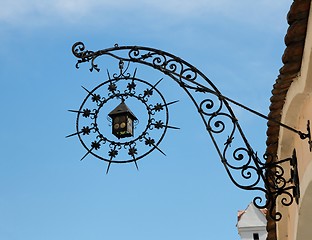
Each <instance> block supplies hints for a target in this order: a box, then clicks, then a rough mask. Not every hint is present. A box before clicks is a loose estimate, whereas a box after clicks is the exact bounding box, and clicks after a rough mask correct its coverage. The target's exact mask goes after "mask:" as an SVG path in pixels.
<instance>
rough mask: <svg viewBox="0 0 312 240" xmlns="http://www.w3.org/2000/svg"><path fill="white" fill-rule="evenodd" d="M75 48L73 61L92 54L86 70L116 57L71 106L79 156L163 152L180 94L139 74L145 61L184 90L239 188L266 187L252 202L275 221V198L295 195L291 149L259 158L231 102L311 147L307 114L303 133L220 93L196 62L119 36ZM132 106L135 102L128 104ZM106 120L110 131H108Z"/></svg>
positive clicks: (120, 157)
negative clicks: (121, 41)
mask: <svg viewBox="0 0 312 240" xmlns="http://www.w3.org/2000/svg"><path fill="white" fill-rule="evenodd" d="M72 52H73V54H74V56H75V57H77V58H78V61H77V64H76V67H77V68H79V65H80V64H82V63H85V62H89V63H90V65H91V67H90V71H93V70H96V71H100V67H99V66H98V64H97V63H96V60H97V58H98V57H100V56H103V57H108V58H109V59H110V60H117V64H118V72H117V73H114V74H113V75H111V73H110V72H109V71H108V70H107V80H106V81H104V82H102V83H101V84H99V85H98V86H96V87H95V88H93V89H92V90H88V89H87V88H85V87H83V89H84V90H85V91H86V92H87V96H86V98H85V99H84V100H83V102H82V104H81V106H80V107H79V109H78V110H70V111H71V112H74V113H76V114H77V118H76V131H75V133H72V134H70V135H68V136H67V137H72V136H78V139H79V141H80V142H81V144H82V145H83V147H84V148H85V149H86V151H87V152H86V154H85V155H84V156H83V157H82V159H84V158H85V157H86V156H88V155H93V156H94V157H96V158H98V159H100V160H103V161H106V162H108V167H107V170H106V172H108V171H109V169H110V166H111V164H112V163H130V162H133V163H134V164H135V166H136V168H138V164H137V161H138V160H140V159H141V158H143V157H145V156H146V155H148V154H149V153H151V152H152V151H154V150H157V151H158V152H160V153H161V154H163V155H165V153H164V151H163V150H161V147H160V143H161V141H162V140H163V138H164V136H165V134H166V133H167V130H168V129H173V130H175V129H179V128H178V127H175V126H172V125H170V124H169V106H170V105H172V104H175V103H177V102H178V100H174V99H173V100H172V101H170V102H167V101H166V99H165V97H164V95H163V93H162V92H161V91H160V90H159V86H160V84H163V83H164V82H165V81H164V79H163V78H161V79H160V80H156V81H154V82H153V81H152V80H150V78H151V76H150V75H149V77H148V79H149V80H148V81H147V80H144V79H141V78H139V77H137V67H138V66H141V67H142V68H143V67H148V68H149V69H153V70H156V71H160V72H161V73H163V74H164V75H166V76H168V77H169V78H170V79H172V80H173V81H174V82H176V83H177V84H178V86H179V87H180V88H182V89H183V90H184V91H185V93H186V94H187V95H188V96H189V98H190V100H191V101H192V102H193V104H194V106H195V108H196V109H197V112H198V113H199V115H200V118H201V119H202V121H203V124H204V126H205V129H206V131H207V133H208V135H209V136H210V138H211V140H212V143H213V145H214V147H215V148H216V150H217V153H218V155H219V157H220V159H221V163H222V164H223V165H224V168H225V170H226V172H227V174H228V176H229V178H230V179H231V181H232V182H233V183H234V184H235V185H236V186H237V187H239V188H241V189H244V190H255V191H259V192H260V193H261V195H263V196H257V197H255V198H254V199H253V202H254V204H255V206H256V207H258V208H268V212H269V215H270V216H271V218H272V219H274V220H275V221H278V220H280V219H281V218H282V214H281V213H280V212H276V210H275V206H276V202H277V201H280V203H281V204H282V205H284V206H290V205H291V204H292V203H293V202H294V201H295V202H297V203H298V200H299V197H300V188H299V177H298V168H297V157H296V151H295V150H294V151H293V154H292V156H291V157H289V158H286V159H282V160H278V156H272V155H269V154H264V156H263V160H261V159H260V158H259V157H258V155H257V153H256V152H255V151H254V150H253V149H252V147H251V146H250V144H249V142H248V140H247V138H246V136H245V134H244V132H243V131H242V128H241V126H240V124H239V122H238V119H237V118H236V116H235V114H234V112H233V110H232V108H231V106H230V103H232V104H235V105H237V106H239V107H242V108H243V109H245V110H247V111H249V112H251V113H253V114H256V115H258V116H259V117H262V118H264V119H266V120H269V121H272V122H274V123H276V124H278V125H280V126H281V127H284V128H287V129H288V130H290V131H292V132H295V133H296V134H298V135H299V136H300V138H301V139H303V140H304V139H308V143H309V148H310V151H311V148H312V147H311V146H312V141H311V132H310V121H308V123H307V133H303V132H301V131H298V130H296V129H294V128H292V127H290V126H287V125H285V124H283V123H281V122H279V121H276V120H274V119H272V118H269V117H267V116H265V115H263V114H261V113H259V112H257V111H255V110H253V109H251V108H248V107H246V106H244V105H243V104H240V103H238V102H236V101H234V100H232V99H230V98H228V97H226V96H224V95H222V94H221V92H220V91H219V90H218V89H217V88H216V86H215V85H214V84H213V83H212V82H211V81H210V80H209V79H208V77H206V75H204V74H203V73H202V72H201V71H199V70H198V69H197V68H196V67H194V66H193V65H191V64H190V63H188V62H186V61H185V60H183V59H181V58H179V57H176V56H175V55H173V54H171V53H168V52H164V51H162V50H158V49H154V48H149V47H139V46H119V45H117V44H116V45H114V47H112V48H107V49H103V50H99V51H90V50H86V49H85V45H84V44H83V43H82V42H77V43H75V44H74V45H73V47H72ZM171 97H172V96H171ZM134 106H135V109H130V108H131V107H134ZM139 106H142V108H141V110H142V111H144V112H145V113H146V114H145V115H146V116H145V117H142V116H141V115H142V114H140V115H138V114H137V113H138V112H139V111H140V110H139V108H138V107H139ZM103 114H104V115H103ZM105 114H106V115H105ZM105 118H106V121H104V120H105ZM109 125H110V127H111V131H110V132H107V131H106V130H107V129H108V128H109V127H108V126H109ZM82 159H81V160H82ZM286 164H288V165H286ZM264 198H266V201H264Z"/></svg>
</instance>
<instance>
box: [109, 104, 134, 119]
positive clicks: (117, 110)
mask: <svg viewBox="0 0 312 240" xmlns="http://www.w3.org/2000/svg"><path fill="white" fill-rule="evenodd" d="M123 113H128V114H130V115H131V116H132V118H133V119H134V120H137V117H136V116H135V115H134V114H133V112H132V111H131V110H130V108H129V107H128V106H127V104H125V102H124V101H122V102H121V103H120V104H119V105H118V106H117V107H116V108H115V109H114V110H112V111H111V112H110V113H109V114H108V116H110V117H112V116H116V115H119V114H123Z"/></svg>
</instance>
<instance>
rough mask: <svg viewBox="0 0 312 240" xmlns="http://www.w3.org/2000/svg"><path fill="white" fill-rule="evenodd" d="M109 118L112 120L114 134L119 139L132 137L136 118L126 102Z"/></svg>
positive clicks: (113, 111)
mask: <svg viewBox="0 0 312 240" xmlns="http://www.w3.org/2000/svg"><path fill="white" fill-rule="evenodd" d="M108 116H109V117H110V118H111V119H112V134H113V135H115V136H116V137H117V138H125V137H132V136H133V134H134V133H133V130H134V125H133V123H134V121H135V120H137V118H136V116H135V115H134V114H133V113H132V111H131V110H130V109H129V107H128V106H127V105H126V104H125V102H124V100H122V101H121V103H120V104H119V105H118V106H117V107H116V108H115V109H114V110H112V111H111V112H110V113H109V114H108Z"/></svg>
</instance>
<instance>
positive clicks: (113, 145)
mask: <svg viewBox="0 0 312 240" xmlns="http://www.w3.org/2000/svg"><path fill="white" fill-rule="evenodd" d="M119 67H120V69H119V71H120V73H119V75H117V74H113V75H112V76H113V78H111V75H110V73H109V71H107V74H108V80H107V81H105V82H103V83H101V84H100V85H98V86H96V87H95V88H94V89H93V90H88V89H87V88H85V87H82V88H83V89H84V90H85V91H86V92H87V96H86V98H85V99H84V100H83V102H82V104H81V106H80V108H79V109H80V110H69V111H70V112H74V113H76V114H77V120H76V123H77V124H76V132H75V133H73V134H70V135H68V136H67V137H72V136H75V135H77V136H78V139H79V140H80V142H81V143H82V145H83V146H84V147H85V149H86V150H87V152H86V153H85V155H84V156H83V157H82V158H81V160H83V159H85V158H86V157H87V156H88V155H92V156H94V157H97V158H99V159H100V160H104V161H106V162H108V166H107V170H106V172H107V173H108V172H109V169H110V167H111V164H112V163H130V162H134V164H135V166H136V168H137V169H138V164H137V161H138V160H139V159H141V158H143V157H145V156H146V155H148V154H149V153H151V152H152V151H154V150H155V149H157V150H158V151H159V152H160V153H162V154H163V155H166V154H165V153H164V152H163V151H162V150H161V149H160V147H159V145H160V143H161V141H162V140H163V138H164V135H165V134H166V132H167V129H168V128H171V129H179V128H177V127H172V126H169V125H168V121H169V120H168V116H169V112H168V106H169V105H171V104H173V103H176V102H178V101H173V102H168V103H167V102H166V100H165V98H164V96H163V95H162V93H161V92H160V91H159V89H158V84H159V83H160V82H161V81H162V79H160V80H158V81H157V82H156V83H155V84H151V83H149V82H147V81H145V80H142V79H139V78H137V77H136V69H135V71H134V74H130V73H128V72H127V73H126V71H125V70H124V69H123V68H124V64H119ZM127 69H128V66H127ZM130 99H132V100H131V101H130ZM118 101H119V105H118V106H117V107H115V110H114V111H112V109H107V108H108V107H107V106H111V105H112V103H113V102H117V103H118ZM134 101H136V102H137V103H136V105H137V106H136V108H138V106H139V105H140V106H143V107H142V108H138V109H141V110H140V111H142V112H141V113H139V114H140V115H142V114H143V113H144V112H145V114H146V115H147V117H145V119H146V126H144V125H141V124H142V123H144V121H139V119H137V118H136V117H135V116H134V114H133V113H132V110H131V109H130V107H129V106H130V105H129V106H127V105H126V102H127V104H128V103H131V104H134V103H132V102H134ZM120 102H121V103H120ZM119 110H120V111H121V112H119ZM112 113H113V114H112ZM121 113H123V114H124V115H120V114H121ZM103 114H104V115H103ZM110 114H112V115H110ZM136 114H137V112H136ZM105 115H106V116H107V119H108V120H107V119H105V118H103V116H105ZM113 116H114V120H113V119H112V118H111V117H113ZM127 116H131V117H132V121H130V122H129V119H127ZM138 118H139V117H138ZM141 118H142V117H141ZM123 119H124V120H123ZM106 121H107V122H106ZM105 122H106V123H105ZM130 123H131V124H130ZM138 123H140V127H139V128H137V124H138ZM129 124H130V125H129ZM109 127H110V128H111V132H109V131H107V129H109ZM114 131H118V133H119V134H124V136H125V137H122V138H119V137H118V136H120V135H117V136H116V135H113V132H114ZM134 131H135V133H134ZM116 137H118V139H116Z"/></svg>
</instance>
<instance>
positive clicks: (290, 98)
mask: <svg viewBox="0 0 312 240" xmlns="http://www.w3.org/2000/svg"><path fill="white" fill-rule="evenodd" d="M311 16H312V13H311V11H310V18H309V24H308V31H307V37H306V44H305V49H304V55H303V61H302V67H301V72H300V74H299V76H297V78H296V79H295V80H294V82H293V83H292V85H291V87H290V89H289V91H288V93H287V97H286V103H285V105H284V108H283V114H282V122H283V123H285V124H287V125H289V126H291V127H293V128H295V129H298V130H300V131H302V132H304V133H306V132H307V131H306V128H307V121H308V120H310V121H311V128H312V55H311V49H312V18H311ZM294 148H295V149H296V152H297V158H298V170H299V175H300V191H301V197H300V200H299V205H297V204H296V203H294V204H292V206H291V207H284V206H282V205H281V204H279V203H277V204H278V205H277V208H278V211H281V212H282V214H283V218H282V220H281V221H280V222H278V223H277V238H278V240H309V239H311V237H312V153H311V152H310V149H309V145H308V140H307V139H305V140H301V139H300V137H299V136H298V135H297V134H296V133H294V132H291V131H289V130H287V129H284V128H281V130H280V135H279V149H278V156H279V159H284V158H287V157H290V156H291V155H292V151H293V149H294ZM285 168H286V169H287V165H285V166H284V169H285ZM286 169H285V170H286ZM286 171H287V170H286ZM287 172H288V171H287Z"/></svg>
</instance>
